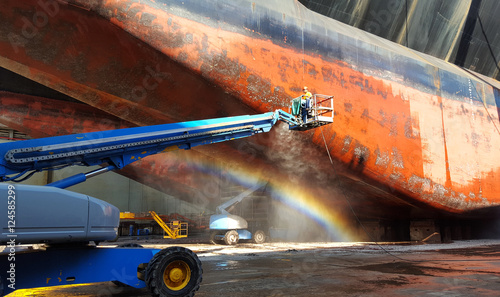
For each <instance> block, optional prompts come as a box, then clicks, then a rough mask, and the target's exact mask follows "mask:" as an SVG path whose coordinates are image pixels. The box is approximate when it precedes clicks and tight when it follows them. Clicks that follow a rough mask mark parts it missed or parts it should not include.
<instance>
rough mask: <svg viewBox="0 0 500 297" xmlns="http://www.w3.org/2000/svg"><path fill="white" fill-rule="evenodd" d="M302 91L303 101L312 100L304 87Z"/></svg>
mask: <svg viewBox="0 0 500 297" xmlns="http://www.w3.org/2000/svg"><path fill="white" fill-rule="evenodd" d="M302 91H303V92H304V95H302V98H303V99H311V98H312V96H313V95H312V94H311V92H309V90H308V89H307V87H304V88H303V89H302Z"/></svg>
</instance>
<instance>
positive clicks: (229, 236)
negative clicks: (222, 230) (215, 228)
mask: <svg viewBox="0 0 500 297" xmlns="http://www.w3.org/2000/svg"><path fill="white" fill-rule="evenodd" d="M239 239H240V236H239V235H238V232H237V231H236V230H229V231H227V232H226V235H224V243H225V244H227V245H234V244H237V243H238V240H239Z"/></svg>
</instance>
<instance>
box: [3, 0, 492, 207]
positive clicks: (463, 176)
mask: <svg viewBox="0 0 500 297" xmlns="http://www.w3.org/2000/svg"><path fill="white" fill-rule="evenodd" d="M4 2H5V3H4V6H5V7H6V8H5V9H4V10H3V11H2V12H0V14H1V17H0V22H1V26H0V31H2V32H1V34H0V36H2V37H1V39H0V52H1V57H0V66H2V67H4V68H7V69H9V70H11V71H14V72H16V73H19V74H21V75H23V76H25V77H28V78H30V79H32V80H35V81H37V82H40V83H42V84H44V85H46V86H49V87H50V88H53V89H55V90H58V91H60V92H63V93H65V94H68V95H70V96H72V97H74V98H76V99H78V100H80V101H82V102H85V103H87V104H89V105H92V106H94V107H96V108H99V109H101V110H103V111H106V112H107V113H110V114H113V115H116V116H118V117H120V118H122V119H124V120H126V121H130V122H132V123H134V124H137V125H148V124H155V123H160V122H168V121H178V120H186V119H194V118H203V117H205V118H208V117H215V116H223V115H228V114H242V113H249V112H266V111H270V110H273V109H275V108H282V107H285V106H287V104H288V102H289V100H290V98H293V97H295V96H297V95H298V94H299V93H300V90H301V88H302V86H303V85H304V84H306V85H307V86H308V87H309V89H310V90H311V91H312V92H313V93H323V94H334V95H335V109H336V117H335V122H334V124H333V125H329V126H326V127H324V128H323V129H322V130H320V129H318V130H316V131H314V132H311V133H309V134H307V135H306V136H304V137H302V139H301V140H300V141H302V143H306V142H308V141H309V140H312V141H313V142H314V143H315V144H316V145H318V146H320V147H321V146H323V147H324V145H323V135H322V133H324V136H325V138H326V142H327V146H328V148H329V150H330V153H331V154H332V156H333V157H334V158H335V159H336V160H339V161H340V162H341V163H343V164H345V165H346V166H345V167H346V168H347V170H346V171H345V173H346V174H347V175H350V176H354V177H355V178H357V179H360V180H363V181H366V182H368V183H370V184H373V185H375V186H377V187H381V188H382V189H383V190H384V191H385V192H386V193H387V194H388V195H389V196H391V195H393V194H394V195H396V196H399V197H401V198H403V199H404V200H407V201H409V202H410V203H413V202H414V203H417V204H423V205H429V206H432V207H434V208H438V209H442V210H445V211H450V212H456V213H461V212H465V211H470V210H476V209H481V208H485V207H489V206H496V205H499V204H500V182H499V180H500V154H498V147H500V129H499V126H500V122H499V109H498V106H500V92H499V86H500V84H499V83H498V82H497V81H494V80H491V79H489V78H485V77H482V76H479V75H476V74H474V73H469V72H466V71H464V70H461V69H459V68H457V67H455V66H453V65H450V64H448V63H445V62H442V61H440V60H438V59H434V58H432V57H429V56H426V55H423V54H419V53H416V52H413V51H409V50H408V49H406V48H404V47H401V46H398V45H395V44H392V43H390V42H387V41H385V40H382V39H379V38H377V37H374V36H373V35H370V34H368V33H365V32H362V31H360V30H357V29H354V28H351V27H349V26H346V25H343V24H340V23H338V22H336V21H334V20H331V19H328V18H325V17H322V16H319V15H317V14H314V13H312V12H310V11H308V10H307V9H305V8H304V7H302V6H301V5H300V4H299V3H298V2H296V1H291V0H290V1H252V2H251V1H238V2H237V3H236V2H235V3H233V1H223V0H220V1H215V0H214V1H194V0H192V1H191V0H186V1H182V2H178V1H166V0H161V1H147V0H146V1H140V2H139V1H132V0H128V1H99V2H90V3H89V2H87V1H79V0H72V1H69V4H65V3H61V2H56V1H49V0H40V1H34V0H33V1H23V2H22V3H20V2H19V1H13V0H7V1H4ZM214 85H215V87H214ZM271 142H272V141H271V140H267V141H266V140H265V139H264V140H263V139H258V140H255V141H253V140H252V141H251V142H249V144H250V145H253V144H255V143H257V144H263V145H266V146H269V147H272V143H271ZM271 149H272V148H271ZM208 150H210V149H208ZM216 151H222V153H220V152H219V153H217V152H216ZM205 152H206V151H205ZM209 152H210V153H214V154H215V155H214V156H216V157H217V156H220V157H226V158H227V157H228V156H230V157H231V158H232V160H235V161H238V162H244V160H245V155H244V154H242V152H241V150H240V149H238V147H235V145H227V146H224V147H223V149H222V150H219V149H218V150H214V151H209ZM261 159H262V160H261V161H259V162H260V163H262V164H268V163H269V162H270V161H269V160H268V159H269V158H268V159H265V156H262V158H261ZM314 162H318V163H322V165H318V166H320V167H321V166H324V167H325V168H326V165H325V164H326V163H327V162H328V159H327V158H324V155H322V156H321V158H317V160H315V161H314ZM247 166H248V165H247ZM263 166H264V165H263Z"/></svg>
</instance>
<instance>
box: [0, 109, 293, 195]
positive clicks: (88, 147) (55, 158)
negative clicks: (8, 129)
mask: <svg viewBox="0 0 500 297" xmlns="http://www.w3.org/2000/svg"><path fill="white" fill-rule="evenodd" d="M278 120H282V121H284V122H286V123H287V124H288V125H290V127H291V129H292V127H294V126H297V125H299V123H298V122H297V120H296V118H295V117H294V116H292V115H290V114H288V113H286V112H284V111H282V110H276V111H275V112H268V113H264V114H258V115H246V116H236V117H227V118H218V119H209V120H201V121H191V122H182V123H174V124H164V125H157V126H147V127H137V128H127V129H119V130H110V131H100V132H91V133H83V134H75V135H65V136H56V137H48V138H40V139H33V140H25V141H16V142H11V143H4V144H0V181H16V179H19V178H21V177H22V176H23V175H25V174H28V173H29V174H31V173H34V172H39V171H43V170H54V169H59V168H61V167H65V166H70V165H82V166H93V165H105V166H107V167H104V168H102V169H99V170H96V171H93V172H89V173H87V174H79V175H76V176H73V177H70V178H68V179H65V180H62V181H59V182H55V183H52V184H49V185H50V186H55V187H60V188H65V187H68V186H71V185H74V184H77V183H80V182H83V181H85V180H86V179H87V178H88V177H91V176H93V175H96V174H98V173H102V172H106V171H109V170H114V169H120V168H122V167H124V166H126V165H128V164H130V163H132V162H135V161H137V160H140V159H142V158H144V157H146V156H149V155H153V154H157V153H161V152H166V151H170V150H173V149H190V148H192V147H195V146H198V145H204V144H210V143H217V142H222V141H227V140H233V139H238V138H243V137H248V136H252V135H254V134H257V133H263V132H268V131H269V130H270V129H271V128H272V127H273V126H274V124H276V122H277V121H278ZM106 164H107V165H106Z"/></svg>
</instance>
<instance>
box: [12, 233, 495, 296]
mask: <svg viewBox="0 0 500 297" xmlns="http://www.w3.org/2000/svg"><path fill="white" fill-rule="evenodd" d="M143 245H144V246H146V247H155V248H158V247H167V246H169V245H158V244H151V243H146V244H143ZM179 245H182V246H185V247H188V248H190V249H192V250H193V251H196V252H197V253H198V255H199V257H200V260H201V262H202V265H203V270H204V274H203V282H202V284H201V287H200V290H199V291H198V292H197V293H196V296H198V297H204V296H218V297H220V296H232V297H238V296H253V297H257V296H498V294H499V292H500V241H491V240H481V241H458V242H454V243H450V244H426V245H391V244H387V245H376V244H369V243H267V244H263V245H253V244H238V245H236V246H223V245H211V244H179ZM8 296H47V297H48V296H50V297H52V296H54V297H62V296H65V297H69V296H113V297H125V296H127V297H128V296H149V294H148V291H147V289H132V288H123V287H117V286H115V285H114V284H112V283H111V282H106V283H98V284H92V285H77V286H62V287H52V288H39V289H32V290H22V291H17V292H14V293H12V294H10V295H8Z"/></svg>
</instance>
